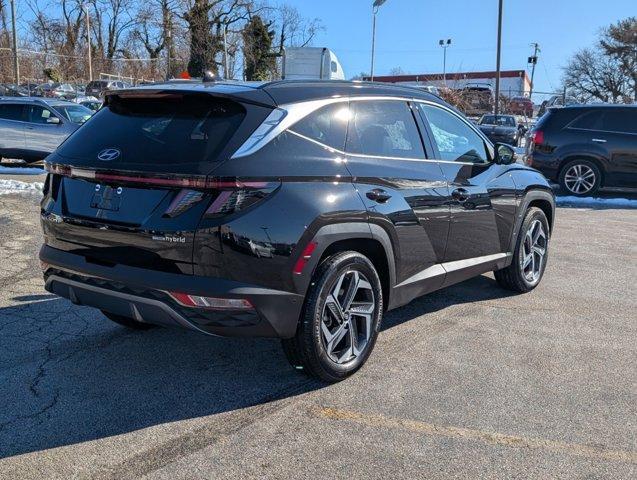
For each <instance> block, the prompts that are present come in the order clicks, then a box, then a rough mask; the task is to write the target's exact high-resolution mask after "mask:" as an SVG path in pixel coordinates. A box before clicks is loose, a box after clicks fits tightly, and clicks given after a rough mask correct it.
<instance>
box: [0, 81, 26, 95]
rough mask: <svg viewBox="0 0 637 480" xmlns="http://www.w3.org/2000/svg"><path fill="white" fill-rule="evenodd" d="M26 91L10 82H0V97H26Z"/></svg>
mask: <svg viewBox="0 0 637 480" xmlns="http://www.w3.org/2000/svg"><path fill="white" fill-rule="evenodd" d="M27 95H28V92H27V91H26V90H25V89H24V88H22V87H20V86H16V85H14V84H11V83H4V84H1V83H0V97H26V96H27Z"/></svg>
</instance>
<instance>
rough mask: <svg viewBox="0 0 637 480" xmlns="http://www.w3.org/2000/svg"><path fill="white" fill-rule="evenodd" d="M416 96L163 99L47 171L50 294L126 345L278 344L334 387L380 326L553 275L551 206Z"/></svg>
mask: <svg viewBox="0 0 637 480" xmlns="http://www.w3.org/2000/svg"><path fill="white" fill-rule="evenodd" d="M514 160H515V156H514V152H513V149H512V148H511V147H510V146H507V145H496V146H493V145H492V144H491V143H490V142H489V140H488V139H487V138H486V137H485V136H484V135H483V134H482V133H481V132H480V131H479V130H478V129H477V128H476V127H474V126H473V125H472V124H471V123H469V122H468V121H467V120H466V119H465V118H464V117H463V116H462V115H461V114H459V113H457V112H456V111H455V110H454V109H453V108H451V107H450V106H448V105H447V104H445V103H444V102H443V101H442V100H440V99H439V98H438V97H436V96H433V95H431V94H429V93H427V92H424V91H422V90H419V89H414V88H408V87H398V86H390V85H383V84H374V83H352V82H340V81H327V82H312V81H280V82H270V83H264V84H241V83H191V84H185V83H179V84H165V85H161V84H155V85H149V86H144V87H138V88H135V89H129V90H119V91H115V92H107V94H106V97H105V102H104V106H103V107H102V108H101V109H100V110H99V111H98V112H97V113H96V114H95V115H94V116H93V117H92V118H91V119H90V120H89V121H88V122H87V123H86V125H85V126H83V127H82V128H80V129H79V130H78V131H77V132H75V133H74V134H73V135H72V136H71V137H69V138H68V139H67V140H66V142H64V143H63V144H62V145H61V146H60V147H59V148H58V149H57V150H56V151H55V152H54V153H53V154H52V155H50V156H49V157H48V158H47V160H46V168H47V170H48V172H49V174H48V176H47V180H46V183H45V188H44V198H43V200H42V206H41V222H42V228H43V230H44V245H43V247H42V249H41V252H40V259H41V264H42V268H43V271H44V278H45V285H46V289H47V290H48V291H50V292H52V293H55V294H57V295H60V296H62V297H66V298H68V299H70V300H71V301H72V302H73V303H76V304H79V305H88V306H92V307H96V308H98V309H100V310H101V311H102V312H103V313H104V315H105V316H106V317H108V318H109V319H111V320H113V321H114V322H117V323H119V324H122V325H125V326H127V327H131V328H137V329H146V328H149V327H150V326H151V325H154V324H160V325H177V326H181V327H184V328H187V329H190V330H195V331H198V332H203V333H206V334H213V335H222V336H263V337H278V338H281V339H282V343H283V349H284V351H285V353H286V355H287V358H288V359H289V361H290V362H291V363H292V365H294V366H295V367H297V368H300V369H303V370H305V371H306V372H308V373H309V374H312V375H314V376H317V377H319V378H321V379H323V380H325V381H332V382H333V381H338V380H340V379H343V378H345V377H346V376H347V375H349V374H351V373H353V372H354V371H356V370H357V369H358V368H359V367H360V366H361V365H362V364H363V363H364V362H365V361H366V360H367V358H368V357H369V355H370V353H371V351H372V349H373V347H374V343H375V342H376V337H377V335H378V332H379V330H380V329H381V318H382V316H383V314H384V312H385V311H386V310H391V309H394V308H397V307H400V306H401V305H405V304H407V303H408V302H410V301H411V300H413V299H414V298H416V297H418V296H420V295H423V294H425V293H428V292H431V291H433V290H437V289H440V288H443V287H446V286H449V285H452V284H454V283H457V282H460V281H462V280H465V279H468V278H470V277H473V276H476V275H479V274H482V273H485V272H489V271H495V278H496V279H497V281H498V282H499V283H500V285H502V286H504V287H506V288H508V289H511V290H514V291H517V292H527V291H530V290H532V289H533V288H535V287H536V286H537V285H538V283H539V282H540V280H541V278H542V275H543V273H544V270H545V267H546V262H547V256H548V246H549V239H550V236H551V230H552V227H553V222H554V212H555V203H554V196H553V193H552V191H551V189H550V188H549V185H548V183H547V181H546V179H545V178H544V177H543V176H542V175H541V174H540V173H539V172H537V171H535V170H533V169H531V168H528V167H526V166H524V165H520V164H517V163H514Z"/></svg>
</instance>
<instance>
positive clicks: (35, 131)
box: [0, 97, 93, 163]
mask: <svg viewBox="0 0 637 480" xmlns="http://www.w3.org/2000/svg"><path fill="white" fill-rule="evenodd" d="M92 113H93V112H92V111H91V110H89V109H87V108H86V107H83V106H81V105H77V104H75V103H71V102H67V101H64V100H56V99H42V98H37V97H25V98H15V99H9V98H2V99H0V159H1V158H2V157H6V158H18V159H22V160H25V161H26V162H27V163H30V162H37V161H39V160H42V159H43V158H44V157H46V156H47V155H48V154H49V153H51V152H52V151H53V150H55V149H56V148H57V146H58V145H59V144H60V143H62V142H63V141H64V139H66V137H68V136H69V135H70V134H71V133H73V132H74V131H75V130H77V129H78V127H79V126H80V125H81V124H82V123H84V122H85V121H86V120H87V119H88V118H89V117H90V116H91V115H92Z"/></svg>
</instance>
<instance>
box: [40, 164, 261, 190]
mask: <svg viewBox="0 0 637 480" xmlns="http://www.w3.org/2000/svg"><path fill="white" fill-rule="evenodd" d="M45 169H46V171H47V172H49V173H53V174H57V175H62V176H65V177H71V178H84V179H87V180H97V181H100V182H107V183H127V184H139V185H156V186H161V187H167V188H191V189H201V190H223V189H237V188H239V189H241V188H263V187H265V186H266V185H267V183H266V182H259V181H242V180H238V179H234V178H228V179H220V178H209V177H206V176H205V175H146V174H142V173H136V172H126V173H123V172H122V173H120V172H102V171H99V170H91V169H87V168H76V167H71V166H68V165H60V164H50V163H45Z"/></svg>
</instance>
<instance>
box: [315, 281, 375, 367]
mask: <svg viewBox="0 0 637 480" xmlns="http://www.w3.org/2000/svg"><path fill="white" fill-rule="evenodd" d="M375 308H376V299H375V298H374V291H373V290H372V286H371V284H370V283H369V281H368V280H367V278H366V277H365V275H363V273H361V272H359V271H357V270H348V271H346V272H344V273H343V274H341V276H340V277H339V278H338V280H337V281H336V284H335V285H334V287H333V288H332V290H331V292H330V294H329V295H328V297H327V299H326V301H325V306H324V307H323V312H322V315H321V338H322V341H323V346H324V347H325V351H326V352H327V355H328V357H329V358H330V359H331V360H332V361H333V362H335V363H337V364H345V363H348V362H351V361H352V360H354V359H355V358H356V357H359V356H360V355H361V354H362V353H363V352H364V351H365V349H366V348H367V346H368V344H369V340H370V338H371V336H372V323H373V322H372V318H373V315H374V310H375Z"/></svg>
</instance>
